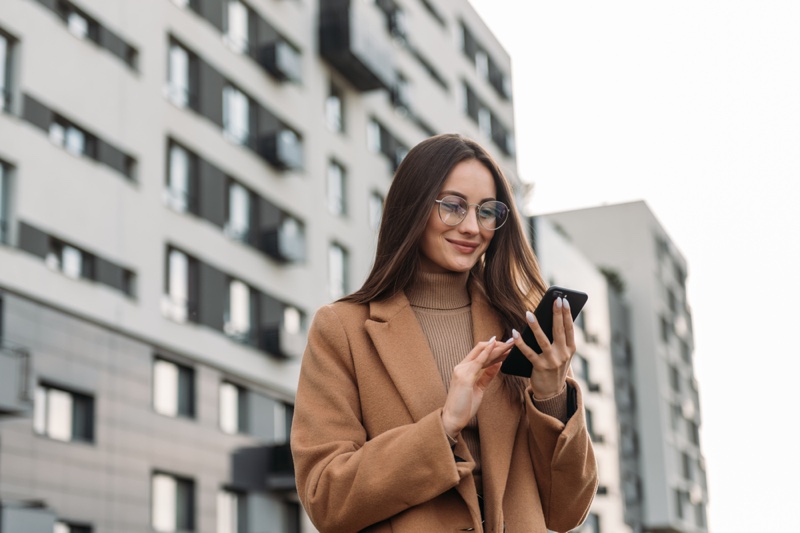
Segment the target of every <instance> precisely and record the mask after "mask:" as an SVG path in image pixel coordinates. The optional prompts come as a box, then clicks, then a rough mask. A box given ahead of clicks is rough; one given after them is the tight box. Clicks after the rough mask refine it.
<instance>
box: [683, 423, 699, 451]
mask: <svg viewBox="0 0 800 533" xmlns="http://www.w3.org/2000/svg"><path fill="white" fill-rule="evenodd" d="M686 424H687V426H688V430H689V440H690V441H691V442H692V444H694V445H695V446H700V426H698V425H697V422H695V421H693V420H687V421H686Z"/></svg>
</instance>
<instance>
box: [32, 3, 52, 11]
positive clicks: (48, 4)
mask: <svg viewBox="0 0 800 533" xmlns="http://www.w3.org/2000/svg"><path fill="white" fill-rule="evenodd" d="M36 1H37V2H39V3H40V4H42V5H43V6H44V7H46V8H47V9H49V10H50V11H55V10H56V0H36Z"/></svg>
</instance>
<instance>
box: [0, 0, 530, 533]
mask: <svg viewBox="0 0 800 533" xmlns="http://www.w3.org/2000/svg"><path fill="white" fill-rule="evenodd" d="M509 88H510V61H509V58H508V56H507V54H506V53H505V51H504V50H503V49H502V48H501V47H500V45H499V44H498V42H497V40H496V39H495V38H494V36H493V35H492V34H491V33H490V32H489V31H488V29H487V28H486V26H485V25H484V23H483V22H482V21H481V20H480V18H479V17H478V16H477V15H476V13H475V12H474V10H473V9H472V8H471V7H470V6H469V4H468V3H467V1H466V0H454V1H449V2H443V1H433V0H376V1H374V2H373V1H362V0H250V1H247V2H241V1H239V0H3V1H2V8H0V339H2V348H1V349H0V472H2V478H0V521H3V523H4V524H6V525H8V524H12V523H13V524H16V526H10V525H9V526H8V527H12V528H13V527H18V528H19V530H25V529H24V528H26V527H35V526H33V525H31V524H34V523H36V521H37V520H39V521H41V520H43V521H44V522H45V523H49V524H52V523H53V522H57V529H56V531H58V532H59V533H63V532H67V531H68V532H85V531H114V532H118V533H125V532H128V531H130V532H139V531H143V530H148V528H152V529H154V530H157V531H173V530H182V531H183V530H186V531H203V532H211V531H218V532H232V531H242V530H244V531H256V530H261V531H263V530H264V528H265V526H269V527H271V528H272V529H273V530H274V531H291V532H294V531H309V530H310V527H309V525H308V523H307V521H306V520H305V519H304V518H303V517H302V513H301V511H300V508H299V505H298V503H297V498H296V495H295V494H294V492H293V485H294V481H293V477H292V471H291V464H290V462H289V461H288V448H287V444H286V442H287V438H288V432H289V427H288V426H289V421H290V420H291V405H292V401H293V397H294V390H295V385H296V381H297V376H298V369H299V359H298V357H299V355H300V353H301V350H302V347H303V345H304V340H305V330H306V327H307V325H308V323H309V321H310V318H311V316H312V315H313V313H314V311H315V309H316V308H317V307H319V306H320V305H321V304H323V303H326V302H328V301H330V300H332V299H334V298H336V297H338V296H340V295H342V294H344V293H346V292H349V291H351V290H354V289H356V288H357V287H358V286H359V285H360V283H361V281H362V279H363V278H364V276H365V274H366V273H367V271H368V269H369V267H370V263H371V260H372V254H373V247H374V244H375V236H376V233H375V229H376V227H377V224H378V221H379V219H380V212H381V205H382V199H383V196H384V194H385V192H386V191H387V189H388V187H389V184H390V182H391V177H392V172H393V169H394V168H395V166H396V165H397V163H398V162H399V161H400V160H401V159H402V157H403V156H404V154H405V152H406V151H407V150H408V148H409V147H411V146H413V145H414V144H416V143H417V142H418V141H420V140H422V139H423V138H425V137H427V136H429V135H431V134H433V133H439V132H460V133H464V134H466V135H468V136H470V137H474V138H476V139H478V140H480V141H482V142H483V143H484V144H485V145H486V146H487V148H489V149H490V151H491V152H493V153H494V154H495V156H496V157H497V158H498V160H499V162H500V164H501V166H502V167H503V168H504V170H505V171H506V172H507V173H508V174H509V176H510V177H511V178H512V181H514V182H515V183H516V184H517V185H519V180H518V178H517V174H516V161H515V155H514V135H513V132H514V122H513V103H512V98H511V92H510V90H509ZM198 443H202V445H198ZM32 501H33V502H34V503H33V504H32V503H30V502H32ZM12 520H13V522H12ZM26 521H27V522H26ZM39 523H41V522H39ZM25 524H27V525H25ZM5 530H6V527H5V526H4V528H3V531H5Z"/></svg>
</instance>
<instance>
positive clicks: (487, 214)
mask: <svg viewBox="0 0 800 533" xmlns="http://www.w3.org/2000/svg"><path fill="white" fill-rule="evenodd" d="M436 203H437V204H439V218H440V219H441V220H442V222H444V223H445V224H447V225H448V226H458V225H459V224H461V222H463V220H464V219H465V218H467V212H468V211H469V208H470V207H472V206H473V205H474V206H475V207H477V209H476V212H477V214H478V224H480V225H481V227H482V228H483V229H488V230H490V231H494V230H496V229H498V228H500V227H501V226H502V225H503V224H505V223H506V220H508V206H507V205H506V204H504V203H503V202H498V201H497V200H489V201H488V202H483V203H482V204H470V203H468V202H467V201H466V200H465V199H463V198H461V197H460V196H445V197H444V198H442V199H441V200H436Z"/></svg>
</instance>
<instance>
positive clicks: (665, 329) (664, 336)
mask: <svg viewBox="0 0 800 533" xmlns="http://www.w3.org/2000/svg"><path fill="white" fill-rule="evenodd" d="M670 333H672V324H670V322H669V320H667V318H666V317H663V316H662V317H661V340H662V341H664V342H666V343H669V338H670Z"/></svg>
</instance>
